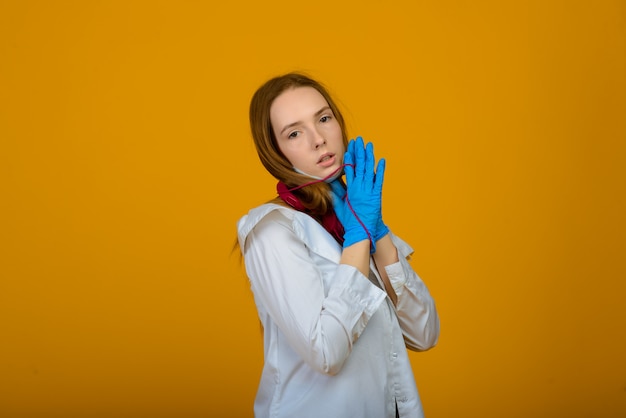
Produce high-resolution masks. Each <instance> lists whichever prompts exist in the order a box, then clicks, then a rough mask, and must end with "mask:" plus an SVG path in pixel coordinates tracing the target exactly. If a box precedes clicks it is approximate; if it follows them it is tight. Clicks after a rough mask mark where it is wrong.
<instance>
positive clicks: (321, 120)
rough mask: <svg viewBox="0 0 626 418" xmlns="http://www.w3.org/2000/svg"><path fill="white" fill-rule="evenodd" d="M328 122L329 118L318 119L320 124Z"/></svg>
mask: <svg viewBox="0 0 626 418" xmlns="http://www.w3.org/2000/svg"><path fill="white" fill-rule="evenodd" d="M329 120H330V116H322V117H321V118H320V122H322V123H326V122H328V121H329Z"/></svg>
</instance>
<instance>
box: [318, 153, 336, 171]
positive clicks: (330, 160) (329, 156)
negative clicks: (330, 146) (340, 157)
mask: <svg viewBox="0 0 626 418" xmlns="http://www.w3.org/2000/svg"><path fill="white" fill-rule="evenodd" d="M334 163H335V154H333V153H332V152H327V153H326V154H324V155H322V156H321V157H320V159H319V160H317V164H318V165H321V166H322V167H329V166H331V165H333V164H334Z"/></svg>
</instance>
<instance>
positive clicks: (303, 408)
mask: <svg viewBox="0 0 626 418" xmlns="http://www.w3.org/2000/svg"><path fill="white" fill-rule="evenodd" d="M250 125H251V130H252V137H253V139H254V143H255V145H256V149H257V152H258V155H259V158H260V159H261V162H262V163H263V165H264V166H265V168H266V169H267V170H268V172H269V173H270V174H272V175H273V176H274V177H275V178H276V179H277V180H278V186H277V192H278V193H277V194H278V197H277V198H275V199H274V200H272V201H270V202H269V203H266V204H263V205H261V206H259V207H256V208H254V209H252V210H250V211H249V212H248V214H246V215H245V216H243V217H242V218H241V219H240V221H239V222H238V225H237V227H238V239H239V245H240V248H241V251H242V253H243V256H244V262H245V267H246V272H247V275H248V277H249V279H250V283H251V288H252V292H253V294H254V300H255V303H256V306H257V310H258V313H259V318H260V320H261V323H262V324H263V329H264V359H265V364H264V367H263V372H262V376H261V381H260V384H259V389H258V392H257V396H256V400H255V404H254V413H255V416H256V417H273V418H282V417H285V418H293V417H299V418H300V417H312V418H320V417H322V418H347V417H355V418H367V417H372V418H381V417H389V418H393V417H421V416H423V412H422V406H421V402H420V399H419V395H418V392H417V388H416V385H415V381H414V377H413V371H412V370H411V364H410V361H409V357H408V353H407V348H408V349H411V350H415V351H423V350H428V349H429V348H431V347H433V346H434V345H435V344H436V343H437V339H438V336H439V319H438V316H437V311H436V309H435V304H434V302H433V299H432V297H431V296H430V294H429V292H428V289H427V288H426V286H425V285H424V283H423V282H422V280H421V279H420V278H419V277H418V275H417V274H416V273H415V272H414V271H413V269H412V268H411V266H410V264H409V262H408V260H409V258H410V255H411V254H412V252H413V250H412V248H411V247H410V246H409V245H408V244H406V243H405V242H404V241H402V240H401V239H400V238H398V237H397V236H395V235H394V234H393V233H392V232H391V231H390V230H389V228H388V227H387V225H385V223H384V222H383V220H382V210H381V192H382V185H383V179H384V169H385V161H384V160H380V161H379V162H378V163H377V164H375V159H374V153H373V146H372V144H371V143H368V144H367V145H365V144H364V142H363V140H362V139H361V138H360V137H359V138H356V139H355V140H351V141H350V142H348V140H347V134H346V128H345V125H344V120H343V117H342V116H341V113H340V111H339V109H338V108H337V106H336V104H335V102H334V101H333V100H332V98H331V97H330V95H329V94H328V92H327V91H326V89H325V88H324V87H323V86H322V85H321V84H320V83H318V82H316V81H315V80H312V79H311V78H309V77H307V76H305V75H302V74H297V73H289V74H286V75H283V76H279V77H275V78H273V79H271V80H269V81H267V82H266V83H265V84H264V85H262V86H261V87H260V88H259V89H258V90H257V91H256V92H255V94H254V96H253V98H252V102H251V105H250ZM343 174H345V182H344V180H343V179H342V177H341V176H342V175H343Z"/></svg>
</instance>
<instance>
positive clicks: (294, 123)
mask: <svg viewBox="0 0 626 418" xmlns="http://www.w3.org/2000/svg"><path fill="white" fill-rule="evenodd" d="M327 110H331V109H330V106H324V107H323V108H321V109H320V110H318V111H317V112H315V114H314V115H313V116H315V117H318V116H319V115H321V114H322V113H324V112H326V111H327ZM301 123H302V122H301V121H297V122H293V123H290V124H288V125H285V127H284V128H283V129H281V131H280V134H281V135H282V134H283V132H285V131H286V130H287V129H289V128H293V127H294V126H296V125H299V124H301Z"/></svg>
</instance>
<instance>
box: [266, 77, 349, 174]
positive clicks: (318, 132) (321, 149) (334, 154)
mask: <svg viewBox="0 0 626 418" xmlns="http://www.w3.org/2000/svg"><path fill="white" fill-rule="evenodd" d="M270 120H271V123H272V128H273V129H274V135H275V136H276V142H277V143H278V147H279V148H280V150H281V151H282V153H283V154H284V155H285V157H287V159H288V160H289V162H290V163H291V165H292V166H293V167H294V168H297V169H298V170H300V171H301V172H303V173H306V174H308V175H310V176H314V177H320V178H324V177H326V176H329V175H331V174H332V173H333V172H335V171H337V169H339V167H340V166H341V165H342V164H343V154H344V147H343V137H342V132H341V126H339V122H337V119H335V115H334V114H333V112H332V111H331V109H330V107H329V106H328V103H327V102H326V99H324V96H322V95H321V94H320V92H318V91H317V90H315V89H314V88H313V87H296V88H292V89H289V90H285V91H284V92H283V93H281V94H280V95H279V96H278V97H277V98H276V99H275V100H274V102H273V103H272V106H271V107H270Z"/></svg>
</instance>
